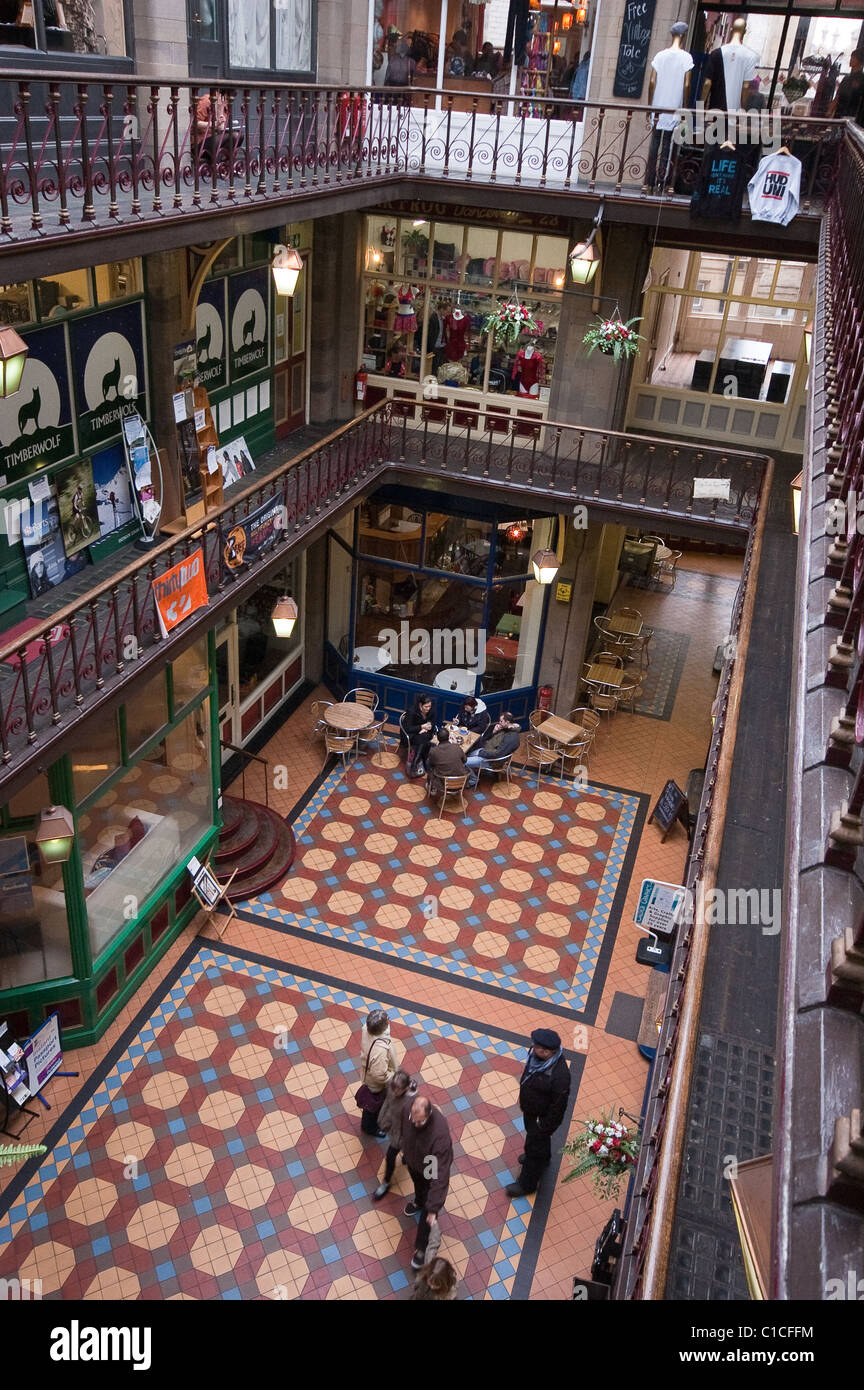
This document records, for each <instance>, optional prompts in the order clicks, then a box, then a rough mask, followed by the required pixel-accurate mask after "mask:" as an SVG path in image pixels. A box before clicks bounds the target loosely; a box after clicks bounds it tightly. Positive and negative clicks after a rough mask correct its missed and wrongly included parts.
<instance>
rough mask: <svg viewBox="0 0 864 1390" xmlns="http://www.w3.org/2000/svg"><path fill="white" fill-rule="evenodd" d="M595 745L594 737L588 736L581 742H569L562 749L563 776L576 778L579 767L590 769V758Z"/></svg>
mask: <svg viewBox="0 0 864 1390" xmlns="http://www.w3.org/2000/svg"><path fill="white" fill-rule="evenodd" d="M593 747H594V739H593V737H592V738H586V739H583V740H582V742H581V743H568V744H567V746H566V747H565V748H562V749H561V776H562V777H570V778H571V779H572V778H575V776H576V773H577V771H578V770H579V768H584V769H585V771H586V772H587V771H588V760H589V758H590V757H591V750H592V748H593Z"/></svg>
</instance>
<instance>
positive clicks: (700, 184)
mask: <svg viewBox="0 0 864 1390" xmlns="http://www.w3.org/2000/svg"><path fill="white" fill-rule="evenodd" d="M749 166H750V160H749V159H748V150H747V148H746V147H742V146H740V145H739V146H738V147H737V148H736V149H724V147H723V146H722V145H709V146H708V148H707V149H706V151H705V154H704V155H703V157H702V167H701V169H700V170H699V176H698V178H697V180H696V185H695V187H694V189H693V196H692V198H691V199H690V216H691V217H711V218H722V219H724V220H725V221H728V222H737V221H738V219H739V218H740V216H741V204H742V201H743V198H744V189H745V188H746V186H747V177H748V173H749Z"/></svg>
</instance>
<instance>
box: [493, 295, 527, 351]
mask: <svg viewBox="0 0 864 1390" xmlns="http://www.w3.org/2000/svg"><path fill="white" fill-rule="evenodd" d="M483 332H484V333H491V334H492V338H493V341H494V343H495V346H496V347H500V346H501V345H502V343H515V342H516V339H517V338H518V337H519V335H520V333H528V334H532V335H533V336H534V337H539V336H540V325H539V323H538V322H537V320H536V319H535V318H534V316H533V314H532V313H531V310H530V309H528V308H526V306H525V305H524V304H519V303H518V302H517V301H516V300H515V299H511V301H510V303H509V304H502V305H501V306H500V308H498V309H496V310H495V311H494V313H491V314H488V315H487V317H486V319H485V320H484V323H483Z"/></svg>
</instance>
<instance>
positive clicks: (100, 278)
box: [93, 259, 144, 304]
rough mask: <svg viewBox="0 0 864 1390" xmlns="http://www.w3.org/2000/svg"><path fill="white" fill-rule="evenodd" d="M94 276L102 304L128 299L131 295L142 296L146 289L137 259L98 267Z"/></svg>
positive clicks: (98, 296)
mask: <svg viewBox="0 0 864 1390" xmlns="http://www.w3.org/2000/svg"><path fill="white" fill-rule="evenodd" d="M93 274H94V275H95V277H96V298H97V300H98V302H99V303H100V304H110V303H111V302H112V301H113V300H115V299H126V298H127V297H128V296H129V295H131V294H140V293H141V291H142V289H143V288H144V286H143V284H142V280H141V262H140V261H139V260H137V259H136V260H129V261H112V262H111V264H110V265H97V266H96V268H95V270H94V272H93Z"/></svg>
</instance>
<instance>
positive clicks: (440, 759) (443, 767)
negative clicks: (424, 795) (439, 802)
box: [426, 729, 465, 796]
mask: <svg viewBox="0 0 864 1390" xmlns="http://www.w3.org/2000/svg"><path fill="white" fill-rule="evenodd" d="M426 767H427V769H428V772H429V791H430V793H431V795H432V796H441V795H442V793H443V791H444V782H443V780H442V779H443V778H444V777H461V776H462V775H463V774H464V772H465V754H464V753H463V752H462V749H461V748H460V747H459V746H458V745H457V744H455V743H452V742H451V741H450V730H449V729H439V730H438V742H437V744H435V743H433V745H432V747H431V748H430V749H429V752H428V753H427V755H426Z"/></svg>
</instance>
